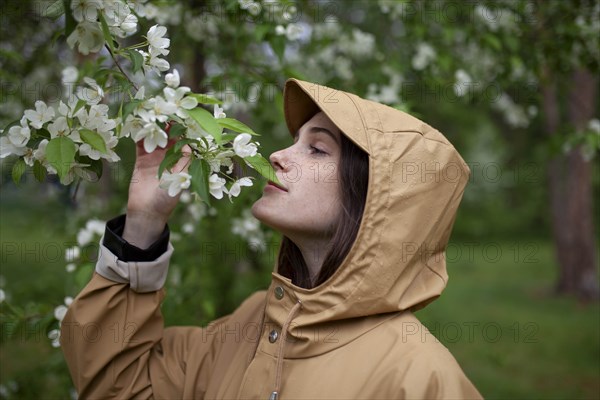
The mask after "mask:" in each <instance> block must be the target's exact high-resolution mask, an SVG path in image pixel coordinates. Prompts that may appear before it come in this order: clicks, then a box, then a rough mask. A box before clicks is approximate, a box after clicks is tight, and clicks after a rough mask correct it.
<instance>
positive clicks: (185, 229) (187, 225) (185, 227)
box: [181, 222, 195, 233]
mask: <svg viewBox="0 0 600 400" xmlns="http://www.w3.org/2000/svg"><path fill="white" fill-rule="evenodd" d="M194 229H195V227H194V224H192V223H191V222H186V223H185V224H183V225H182V226H181V230H182V231H183V232H185V233H194Z"/></svg>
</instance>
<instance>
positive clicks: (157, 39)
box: [146, 25, 171, 56]
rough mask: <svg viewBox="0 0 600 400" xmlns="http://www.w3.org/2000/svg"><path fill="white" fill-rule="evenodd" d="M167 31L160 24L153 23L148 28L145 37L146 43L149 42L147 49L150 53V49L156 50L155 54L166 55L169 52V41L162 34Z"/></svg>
mask: <svg viewBox="0 0 600 400" xmlns="http://www.w3.org/2000/svg"><path fill="white" fill-rule="evenodd" d="M166 33H167V28H166V27H164V26H160V25H154V26H152V27H151V28H150V29H149V30H148V34H147V35H146V37H147V38H148V43H149V44H150V48H149V51H150V53H152V50H154V51H155V52H156V54H157V55H163V56H166V55H167V54H169V49H168V48H169V45H170V44H171V41H170V40H169V39H167V38H165V37H163V36H165V35H166Z"/></svg>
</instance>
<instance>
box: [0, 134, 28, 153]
mask: <svg viewBox="0 0 600 400" xmlns="http://www.w3.org/2000/svg"><path fill="white" fill-rule="evenodd" d="M26 151H27V148H26V147H17V146H15V145H13V144H12V143H11V142H10V140H9V139H8V137H7V136H2V137H0V158H5V157H8V156H10V155H11V154H13V155H15V156H22V155H24V154H25V152H26Z"/></svg>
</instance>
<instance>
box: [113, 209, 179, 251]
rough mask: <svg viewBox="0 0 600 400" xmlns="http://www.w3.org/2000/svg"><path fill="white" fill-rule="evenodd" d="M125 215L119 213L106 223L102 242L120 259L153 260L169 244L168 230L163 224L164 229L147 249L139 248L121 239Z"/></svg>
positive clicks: (166, 225) (165, 249)
mask: <svg viewBox="0 0 600 400" xmlns="http://www.w3.org/2000/svg"><path fill="white" fill-rule="evenodd" d="M126 217H127V215H126V214H121V215H119V216H118V217H115V218H113V219H111V220H110V221H108V222H107V223H106V229H105V231H104V240H103V242H102V244H103V245H104V246H105V247H106V248H107V249H109V250H110V251H111V252H112V253H113V254H114V255H116V256H117V258H118V259H119V260H121V261H154V260H156V259H157V258H158V257H160V256H161V255H162V254H163V253H164V252H165V251H167V248H168V246H169V236H170V230H169V225H168V224H165V229H164V230H163V231H162V233H161V234H160V236H159V238H158V239H157V240H156V241H155V242H154V243H152V245H151V246H150V247H148V248H147V249H140V248H139V247H137V246H134V245H132V244H131V243H129V242H127V241H126V240H125V239H123V237H122V235H123V230H124V229H125V219H126Z"/></svg>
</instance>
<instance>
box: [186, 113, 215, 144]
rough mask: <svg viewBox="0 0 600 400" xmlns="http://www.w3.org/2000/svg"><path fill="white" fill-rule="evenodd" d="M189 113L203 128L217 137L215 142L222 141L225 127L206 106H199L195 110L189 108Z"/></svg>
mask: <svg viewBox="0 0 600 400" xmlns="http://www.w3.org/2000/svg"><path fill="white" fill-rule="evenodd" d="M188 114H189V115H190V117H192V118H193V119H194V121H196V122H197V123H198V124H199V125H200V126H201V127H202V129H204V130H205V131H206V132H208V133H210V134H211V135H212V136H213V137H214V138H215V142H217V143H221V133H222V132H223V127H222V126H221V125H219V124H218V123H217V121H216V120H215V117H214V116H213V115H212V114H211V113H209V112H208V111H206V110H205V109H204V108H201V107H197V108H194V109H193V110H188Z"/></svg>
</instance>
